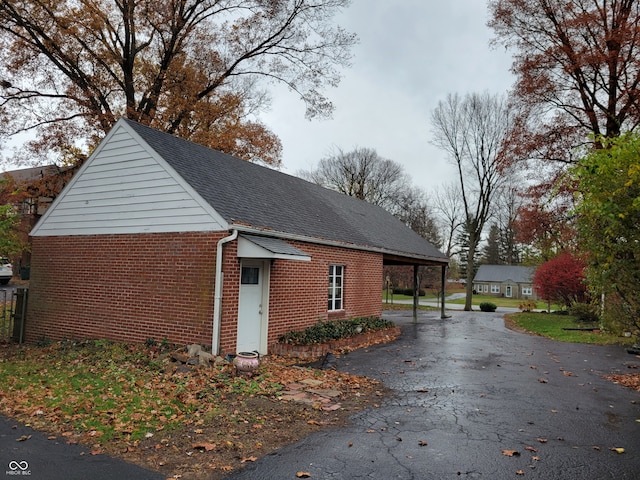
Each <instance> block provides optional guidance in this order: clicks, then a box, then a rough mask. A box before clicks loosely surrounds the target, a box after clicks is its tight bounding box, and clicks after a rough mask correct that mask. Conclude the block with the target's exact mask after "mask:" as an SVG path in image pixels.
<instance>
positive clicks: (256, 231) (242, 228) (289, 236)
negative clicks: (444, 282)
mask: <svg viewBox="0 0 640 480" xmlns="http://www.w3.org/2000/svg"><path fill="white" fill-rule="evenodd" d="M233 228H234V229H235V230H237V231H239V232H241V233H249V234H253V235H267V236H269V237H275V238H281V239H284V240H297V241H300V242H305V243H312V244H316V245H326V246H330V247H340V248H347V249H351V250H362V251H365V252H373V253H382V254H386V255H396V256H398V257H404V258H409V259H413V260H421V261H427V262H433V263H435V264H437V265H442V264H445V265H449V261H450V260H449V258H448V257H432V256H428V255H420V254H412V253H409V252H402V251H399V250H390V249H388V248H382V247H373V246H370V245H358V244H353V243H345V242H341V241H339V240H329V239H322V238H317V237H309V236H307V235H301V234H297V233H285V232H278V231H275V230H269V229H261V228H255V227H248V226H246V225H233Z"/></svg>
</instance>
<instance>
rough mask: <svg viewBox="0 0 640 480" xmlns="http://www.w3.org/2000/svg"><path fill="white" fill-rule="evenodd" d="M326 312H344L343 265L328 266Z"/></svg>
mask: <svg viewBox="0 0 640 480" xmlns="http://www.w3.org/2000/svg"><path fill="white" fill-rule="evenodd" d="M328 300H329V301H328V304H327V307H328V310H329V311H330V312H336V311H340V310H344V265H329V298H328Z"/></svg>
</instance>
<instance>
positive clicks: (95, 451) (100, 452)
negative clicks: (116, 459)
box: [91, 448, 102, 455]
mask: <svg viewBox="0 0 640 480" xmlns="http://www.w3.org/2000/svg"><path fill="white" fill-rule="evenodd" d="M100 454H102V450H101V449H99V448H96V449H93V450H91V455H100Z"/></svg>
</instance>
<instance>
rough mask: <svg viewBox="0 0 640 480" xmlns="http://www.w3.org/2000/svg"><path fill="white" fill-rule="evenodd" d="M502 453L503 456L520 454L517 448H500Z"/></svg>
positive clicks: (517, 455)
mask: <svg viewBox="0 0 640 480" xmlns="http://www.w3.org/2000/svg"><path fill="white" fill-rule="evenodd" d="M502 454H503V455H504V456H505V457H519V456H520V452H519V451H517V450H502Z"/></svg>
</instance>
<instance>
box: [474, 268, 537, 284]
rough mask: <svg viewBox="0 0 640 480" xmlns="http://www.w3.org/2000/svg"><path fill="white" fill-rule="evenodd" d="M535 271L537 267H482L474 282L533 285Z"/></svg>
mask: <svg viewBox="0 0 640 480" xmlns="http://www.w3.org/2000/svg"><path fill="white" fill-rule="evenodd" d="M535 271H536V269H535V267H523V266H519V265H480V267H478V273H476V276H475V277H474V278H473V281H474V283H475V282H493V283H497V282H505V281H507V280H511V281H512V282H515V283H532V282H533V274H534V273H535Z"/></svg>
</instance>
